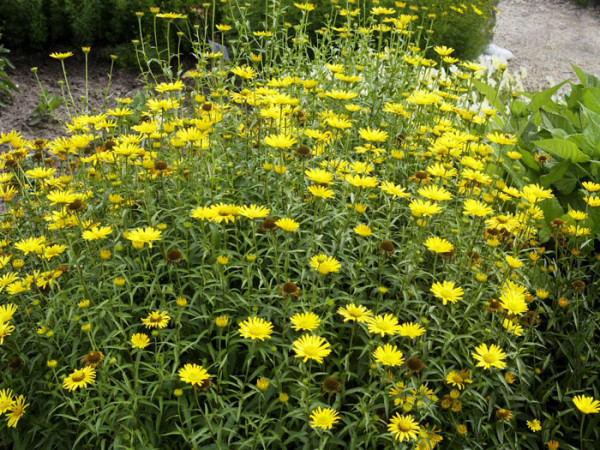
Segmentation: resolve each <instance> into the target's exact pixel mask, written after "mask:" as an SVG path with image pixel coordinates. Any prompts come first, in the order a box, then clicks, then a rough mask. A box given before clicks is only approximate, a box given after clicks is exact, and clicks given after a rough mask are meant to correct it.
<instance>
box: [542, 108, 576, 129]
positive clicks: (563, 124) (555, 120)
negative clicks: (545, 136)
mask: <svg viewBox="0 0 600 450" xmlns="http://www.w3.org/2000/svg"><path fill="white" fill-rule="evenodd" d="M540 113H541V114H542V124H543V125H544V127H545V128H546V129H547V130H548V131H550V132H551V133H552V135H554V134H555V133H554V132H553V130H563V131H564V132H565V133H566V134H575V133H577V131H576V130H575V127H573V124H572V123H571V121H570V120H569V119H567V118H566V117H565V116H563V115H561V114H555V113H552V112H549V111H540Z"/></svg>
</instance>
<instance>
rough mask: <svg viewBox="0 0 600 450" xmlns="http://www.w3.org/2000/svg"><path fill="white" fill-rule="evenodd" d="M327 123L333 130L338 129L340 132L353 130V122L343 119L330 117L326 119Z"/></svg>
mask: <svg viewBox="0 0 600 450" xmlns="http://www.w3.org/2000/svg"><path fill="white" fill-rule="evenodd" d="M325 123H326V124H327V125H329V126H330V127H331V128H336V129H338V130H345V129H347V128H352V122H350V121H349V120H348V119H344V118H342V117H328V118H327V119H325Z"/></svg>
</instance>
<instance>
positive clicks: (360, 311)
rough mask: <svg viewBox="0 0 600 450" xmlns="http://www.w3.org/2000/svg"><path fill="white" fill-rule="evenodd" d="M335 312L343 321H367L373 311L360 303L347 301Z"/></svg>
mask: <svg viewBox="0 0 600 450" xmlns="http://www.w3.org/2000/svg"><path fill="white" fill-rule="evenodd" d="M337 313H338V314H339V315H341V316H342V317H344V322H348V321H349V320H351V321H352V322H368V320H369V318H370V317H372V316H373V313H372V312H371V311H370V310H368V309H367V308H366V307H364V306H362V305H355V304H354V303H348V304H347V305H346V306H345V307H343V308H338V310H337Z"/></svg>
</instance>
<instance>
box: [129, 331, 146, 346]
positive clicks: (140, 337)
mask: <svg viewBox="0 0 600 450" xmlns="http://www.w3.org/2000/svg"><path fill="white" fill-rule="evenodd" d="M148 345H150V338H149V337H148V335H147V334H144V333H135V334H134V335H133V336H131V348H146V347H148Z"/></svg>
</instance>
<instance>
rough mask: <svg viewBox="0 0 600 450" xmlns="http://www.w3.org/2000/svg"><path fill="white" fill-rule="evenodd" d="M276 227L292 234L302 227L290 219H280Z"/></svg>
mask: <svg viewBox="0 0 600 450" xmlns="http://www.w3.org/2000/svg"><path fill="white" fill-rule="evenodd" d="M275 225H277V226H278V227H279V228H281V229H282V230H283V231H286V232H288V233H291V232H292V231H294V230H296V229H297V228H298V227H299V226H300V224H299V223H298V222H296V221H295V220H292V219H288V218H287V217H284V218H282V219H279V220H278V221H276V222H275Z"/></svg>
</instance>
